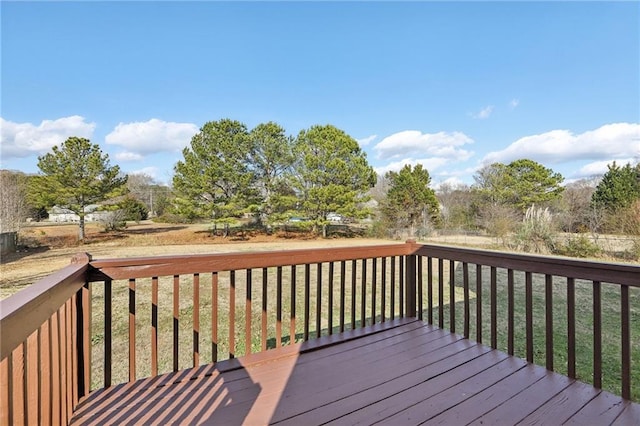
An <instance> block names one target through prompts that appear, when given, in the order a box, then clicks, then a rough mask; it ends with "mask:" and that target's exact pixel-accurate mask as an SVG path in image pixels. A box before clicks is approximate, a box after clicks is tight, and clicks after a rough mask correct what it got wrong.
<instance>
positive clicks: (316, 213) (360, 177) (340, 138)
mask: <svg viewBox="0 0 640 426" xmlns="http://www.w3.org/2000/svg"><path fill="white" fill-rule="evenodd" d="M294 154H295V157H296V159H297V163H296V165H295V172H294V174H295V177H294V181H293V183H294V188H295V190H296V192H297V194H298V197H299V198H300V202H299V204H300V205H299V208H300V210H302V212H303V214H305V215H306V216H307V217H308V218H309V220H311V221H312V222H313V224H314V229H316V230H317V229H318V227H322V234H323V236H326V231H327V227H326V225H327V224H328V221H327V215H328V214H329V213H332V212H335V213H338V214H340V215H342V216H345V217H363V216H365V215H366V214H367V213H368V210H367V209H366V208H365V207H364V206H363V205H362V204H363V203H364V202H366V201H367V200H368V199H369V197H368V195H366V192H367V191H368V190H369V189H370V188H372V187H373V185H375V183H376V173H375V171H374V170H373V168H372V167H371V166H370V165H369V163H368V162H367V157H366V154H365V153H364V152H363V151H362V150H361V149H360V146H359V145H358V142H356V140H355V139H353V138H352V137H351V136H349V135H348V134H346V133H345V132H344V131H342V130H340V129H338V128H336V127H334V126H332V125H325V126H320V125H315V126H312V127H311V128H309V129H308V130H302V131H301V132H300V133H299V134H298V137H297V138H296V142H295V148H294Z"/></svg>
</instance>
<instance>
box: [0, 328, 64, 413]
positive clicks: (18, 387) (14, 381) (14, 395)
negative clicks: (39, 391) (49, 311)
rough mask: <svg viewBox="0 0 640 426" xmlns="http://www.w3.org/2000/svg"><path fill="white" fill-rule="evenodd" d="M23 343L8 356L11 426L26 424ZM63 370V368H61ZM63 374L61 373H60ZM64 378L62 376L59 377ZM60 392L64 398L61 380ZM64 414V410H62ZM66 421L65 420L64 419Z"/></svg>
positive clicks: (62, 346)
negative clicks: (12, 425) (13, 425)
mask: <svg viewBox="0 0 640 426" xmlns="http://www.w3.org/2000/svg"><path fill="white" fill-rule="evenodd" d="M62 318H64V315H61V319H62ZM64 346H65V345H60V347H61V349H62V348H64ZM24 347H25V345H24V343H21V344H20V345H18V347H17V348H15V349H14V350H13V351H12V352H11V355H10V358H9V369H10V371H11V376H10V378H9V384H10V386H9V387H10V388H11V402H12V409H11V410H9V411H10V412H11V414H12V419H11V423H12V424H16V425H18V424H26V423H27V407H26V403H27V401H26V398H25V387H24V380H25V379H24V373H25V368H24V367H25V356H24ZM63 370H64V368H63ZM61 373H62V374H64V372H63V371H61ZM61 376H62V378H64V376H63V375H61ZM60 384H61V387H62V392H61V393H60V395H61V396H66V392H65V389H64V381H62V380H61V383H60ZM62 412H63V413H64V412H65V410H64V409H63V410H62ZM64 420H65V421H66V418H64Z"/></svg>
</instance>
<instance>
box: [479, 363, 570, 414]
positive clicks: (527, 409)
mask: <svg viewBox="0 0 640 426" xmlns="http://www.w3.org/2000/svg"><path fill="white" fill-rule="evenodd" d="M574 382H575V380H573V379H570V378H568V377H565V376H561V375H559V374H555V373H552V372H547V375H546V377H545V378H544V379H543V380H540V381H537V382H536V383H534V384H533V385H531V386H530V387H529V388H527V391H526V392H521V393H519V394H517V395H516V396H514V397H513V398H511V399H510V400H509V401H508V403H505V404H502V405H500V406H499V407H496V408H494V409H493V410H491V411H489V412H487V413H485V414H483V415H482V416H481V417H479V418H478V419H476V420H474V421H473V422H471V423H470V424H472V425H494V424H503V425H507V424H514V423H518V422H519V421H520V420H522V419H524V418H525V417H526V416H528V415H529V414H531V413H532V412H534V411H535V410H537V409H538V407H540V406H542V405H544V404H545V403H546V402H547V401H549V400H550V399H551V398H553V397H554V396H555V395H557V394H558V393H560V392H561V391H562V390H564V389H566V388H567V387H569V386H570V385H571V384H572V383H574Z"/></svg>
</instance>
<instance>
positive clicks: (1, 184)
mask: <svg viewBox="0 0 640 426" xmlns="http://www.w3.org/2000/svg"><path fill="white" fill-rule="evenodd" d="M26 192H27V189H26V175H24V174H23V173H20V172H14V171H10V170H0V203H2V207H1V208H0V232H17V231H18V230H20V225H21V224H22V222H23V221H24V220H25V218H26V216H27V203H26Z"/></svg>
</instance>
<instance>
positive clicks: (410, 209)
mask: <svg viewBox="0 0 640 426" xmlns="http://www.w3.org/2000/svg"><path fill="white" fill-rule="evenodd" d="M385 178H386V179H387V180H388V181H389V185H390V186H389V189H388V191H387V197H386V199H385V201H384V202H383V204H382V214H383V217H384V218H385V219H386V221H387V222H388V223H390V224H394V225H395V227H400V228H403V229H409V232H410V236H412V237H413V236H415V235H416V229H417V228H419V227H421V226H424V224H425V223H429V224H432V223H435V222H437V221H438V218H439V211H438V200H437V198H436V195H435V192H434V191H433V189H431V188H429V184H430V183H431V177H430V176H429V172H428V171H427V169H424V168H423V167H422V164H418V165H416V166H415V167H413V168H412V167H411V166H410V165H406V166H404V167H403V168H402V169H401V170H400V171H399V172H388V173H387V174H386V175H385Z"/></svg>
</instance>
